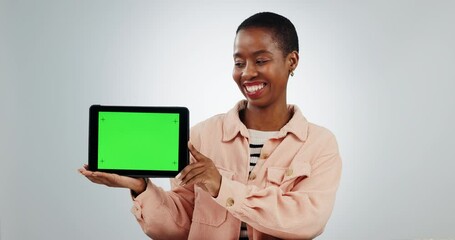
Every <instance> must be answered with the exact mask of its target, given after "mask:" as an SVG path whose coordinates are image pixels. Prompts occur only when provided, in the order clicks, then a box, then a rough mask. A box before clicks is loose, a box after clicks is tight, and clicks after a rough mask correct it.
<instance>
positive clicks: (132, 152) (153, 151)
mask: <svg viewBox="0 0 455 240" xmlns="http://www.w3.org/2000/svg"><path fill="white" fill-rule="evenodd" d="M98 116H99V117H98V124H99V125H98V129H99V132H98V168H99V169H125V170H164V171H177V170H178V159H179V151H178V150H179V114H177V113H140V112H128V113H125V112H99V115H98Z"/></svg>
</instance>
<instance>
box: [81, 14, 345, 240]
mask: <svg viewBox="0 0 455 240" xmlns="http://www.w3.org/2000/svg"><path fill="white" fill-rule="evenodd" d="M298 52H299V48H298V37H297V33H296V31H295V28H294V25H293V24H292V23H291V22H290V21H289V20H288V19H286V18H285V17H282V16H280V15H277V14H274V13H267V12H266V13H258V14H255V15H253V16H251V17H250V18H248V19H246V20H245V21H244V22H243V23H242V24H241V25H240V26H239V27H238V29H237V32H236V38H235V43H234V62H235V66H234V70H233V78H234V81H235V82H236V83H237V85H238V87H239V89H240V91H241V92H242V94H243V95H244V96H245V98H246V100H243V101H240V102H239V103H238V104H237V105H236V106H235V107H234V108H233V109H232V110H231V111H229V112H227V113H226V114H221V115H216V116H214V117H212V118H209V119H207V120H205V121H203V122H201V123H199V124H197V125H196V126H194V127H193V128H192V129H191V136H190V143H189V149H190V153H191V164H190V165H188V166H187V167H186V168H185V169H184V170H183V171H182V172H181V173H180V174H179V175H177V177H176V178H175V179H173V180H172V181H171V183H172V190H171V191H168V192H166V191H163V190H162V189H161V188H159V187H157V186H156V185H154V184H153V183H152V182H151V181H149V180H148V179H146V180H143V179H135V178H129V177H124V176H119V175H115V174H108V173H101V172H91V171H89V170H87V169H86V168H87V167H86V166H85V167H84V168H81V169H80V172H81V173H82V174H83V175H84V176H86V177H87V178H88V179H89V180H90V181H92V182H94V183H99V184H104V185H107V186H113V187H123V188H129V189H131V191H132V194H133V205H134V206H133V209H132V212H133V214H134V215H135V216H136V218H137V221H138V222H139V224H140V225H141V227H142V228H143V230H144V232H145V233H146V234H147V235H148V236H150V237H152V238H153V239H239V238H240V239H248V238H249V239H279V238H283V239H311V238H314V237H316V236H318V235H319V234H321V233H322V231H323V229H324V226H325V224H326V223H327V221H328V219H329V217H330V215H331V212H332V208H333V204H334V201H335V194H336V190H337V188H338V184H339V179H340V175H341V160H340V156H339V153H338V147H337V143H336V140H335V137H334V136H333V135H332V134H331V133H330V132H329V131H328V130H327V129H325V128H322V127H319V126H317V125H314V124H312V123H309V122H307V120H306V119H305V118H304V116H303V115H302V113H301V111H300V110H299V109H298V107H297V106H294V105H288V104H287V101H286V88H287V82H288V78H289V75H290V76H293V72H294V70H295V69H296V67H297V65H298V62H299V53H298Z"/></svg>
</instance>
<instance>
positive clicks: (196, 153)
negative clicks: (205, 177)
mask: <svg viewBox="0 0 455 240" xmlns="http://www.w3.org/2000/svg"><path fill="white" fill-rule="evenodd" d="M188 150H190V153H191V155H192V156H193V158H194V160H196V162H199V161H203V160H205V159H206V158H207V157H206V156H204V155H202V154H201V153H200V152H199V151H198V150H196V148H195V147H194V146H193V144H191V142H188Z"/></svg>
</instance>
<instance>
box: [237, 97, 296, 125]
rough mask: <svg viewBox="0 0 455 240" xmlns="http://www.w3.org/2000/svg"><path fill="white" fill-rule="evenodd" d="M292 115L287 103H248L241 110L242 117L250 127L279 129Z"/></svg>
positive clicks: (244, 122)
mask: <svg viewBox="0 0 455 240" xmlns="http://www.w3.org/2000/svg"><path fill="white" fill-rule="evenodd" d="M291 117H292V113H291V111H290V109H288V107H287V105H286V103H283V104H279V105H276V106H268V107H257V106H252V105H251V104H249V103H248V104H247V106H246V108H245V109H243V110H242V111H241V112H240V119H241V120H242V122H243V124H245V126H246V127H247V128H248V129H254V130H259V131H279V130H280V129H281V128H282V127H283V126H284V125H286V123H288V122H289V120H290V119H291Z"/></svg>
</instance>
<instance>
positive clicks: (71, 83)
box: [0, 0, 455, 240]
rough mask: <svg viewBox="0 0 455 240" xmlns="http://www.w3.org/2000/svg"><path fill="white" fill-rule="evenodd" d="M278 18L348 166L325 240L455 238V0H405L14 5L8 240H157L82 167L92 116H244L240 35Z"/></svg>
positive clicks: (299, 84) (10, 17)
mask: <svg viewBox="0 0 455 240" xmlns="http://www.w3.org/2000/svg"><path fill="white" fill-rule="evenodd" d="M265 10H267V11H274V12H277V13H280V14H283V15H285V16H287V17H288V18H290V19H291V20H292V21H293V22H294V24H295V25H296V28H297V30H298V33H299V36H300V44H301V49H302V52H301V61H300V65H299V67H298V70H297V71H296V74H295V76H294V77H293V78H291V79H290V83H289V94H288V95H289V98H288V99H289V103H294V104H297V105H299V106H300V107H301V109H302V110H303V111H304V114H305V115H306V117H307V118H308V119H309V120H310V121H312V122H315V123H317V124H320V125H323V126H325V127H327V128H329V129H331V130H332V131H333V132H334V133H335V135H336V136H337V138H338V141H339V145H340V149H341V154H342V157H343V164H344V165H343V177H342V181H341V185H340V188H339V192H338V195H337V202H336V206H335V210H334V212H333V215H332V217H331V219H330V221H329V223H328V225H327V229H326V232H325V233H324V234H323V235H322V236H321V237H319V238H318V239H335V240H337V239H339V240H341V239H359V240H360V239H378V240H379V239H430V238H433V239H455V230H454V226H455V225H454V223H455V217H454V216H455V207H454V204H453V203H454V202H455V190H454V183H455V174H453V169H454V167H455V161H454V160H455V150H454V149H455V141H454V139H453V136H454V135H455V128H454V126H453V123H454V121H455V106H454V104H455V95H454V94H453V91H454V89H455V88H454V85H455V83H454V80H455V70H454V68H455V27H454V23H455V14H454V10H455V1H404V0H403V1H353V0H352V1H229V2H228V1H225V2H216V3H215V1H175V0H174V1H166V2H165V1H160V2H158V1H123V0H121V1H120V0H109V1H107V0H103V1H92V0H79V1H68V0H54V1H52V0H43V1H32V0H11V1H7V0H0V122H1V124H0V160H1V166H0V187H1V191H0V194H1V195H0V203H1V204H0V239H1V240H16V239H147V238H146V236H145V235H144V234H143V233H142V231H141V229H140V228H139V226H138V225H137V223H136V221H135V219H134V217H133V215H132V214H131V213H130V207H131V200H130V196H129V193H128V191H127V190H123V189H110V188H107V187H103V186H99V185H94V184H90V183H89V182H88V181H87V180H86V179H84V178H83V177H81V176H80V175H79V174H78V173H77V172H76V169H77V168H79V167H80V166H81V165H82V164H83V163H84V162H86V161H87V131H88V107H89V106H90V105H91V104H94V103H99V104H116V105H117V104H119V105H185V106H187V107H188V108H189V109H190V110H191V124H192V125H193V124H195V123H197V122H199V121H201V120H203V119H205V118H207V117H210V116H212V115H214V114H217V113H220V112H225V111H227V110H229V109H230V108H231V107H232V106H233V105H234V104H235V103H236V102H237V101H238V100H240V99H241V98H242V96H241V95H240V93H239V91H238V89H237V86H236V85H235V84H234V82H233V81H232V78H231V70H232V67H233V60H232V46H233V39H234V32H235V29H236V27H237V25H238V24H239V23H240V22H241V21H242V20H243V19H245V18H246V17H248V16H250V15H251V14H253V13H256V12H259V11H265ZM155 182H156V183H157V184H160V185H161V186H163V187H164V188H169V185H168V183H167V180H166V179H161V180H156V181H155Z"/></svg>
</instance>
